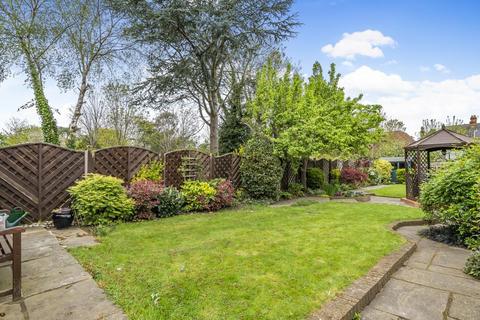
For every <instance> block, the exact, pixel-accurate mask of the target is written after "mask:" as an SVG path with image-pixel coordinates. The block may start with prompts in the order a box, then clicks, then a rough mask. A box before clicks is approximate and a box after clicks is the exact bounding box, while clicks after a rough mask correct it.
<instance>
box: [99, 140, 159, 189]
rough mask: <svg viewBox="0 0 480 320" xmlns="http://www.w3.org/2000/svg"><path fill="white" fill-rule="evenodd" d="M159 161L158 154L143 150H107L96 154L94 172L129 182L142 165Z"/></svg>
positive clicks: (136, 148)
mask: <svg viewBox="0 0 480 320" xmlns="http://www.w3.org/2000/svg"><path fill="white" fill-rule="evenodd" d="M158 159H159V156H158V154H157V153H155V152H153V151H150V150H147V149H143V148H138V147H112V148H105V149H100V150H97V151H95V152H94V161H93V162H94V169H93V172H96V173H100V174H103V175H107V176H113V177H117V178H120V179H122V180H123V181H125V182H129V181H130V179H131V178H132V177H133V176H134V175H135V173H137V171H138V170H139V169H140V167H141V166H142V165H144V164H146V163H149V162H150V161H152V160H158Z"/></svg>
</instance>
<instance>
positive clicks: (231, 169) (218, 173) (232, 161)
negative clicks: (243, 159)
mask: <svg viewBox="0 0 480 320" xmlns="http://www.w3.org/2000/svg"><path fill="white" fill-rule="evenodd" d="M213 178H224V179H228V180H230V181H232V184H233V186H234V187H235V188H237V187H239V186H240V157H239V156H237V155H235V154H233V153H227V154H224V155H222V156H219V157H215V158H214V159H213Z"/></svg>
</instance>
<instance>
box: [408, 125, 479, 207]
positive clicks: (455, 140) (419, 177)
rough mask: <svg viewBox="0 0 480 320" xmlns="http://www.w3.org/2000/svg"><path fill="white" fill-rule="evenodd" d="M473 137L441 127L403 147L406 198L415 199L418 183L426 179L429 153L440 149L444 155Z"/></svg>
mask: <svg viewBox="0 0 480 320" xmlns="http://www.w3.org/2000/svg"><path fill="white" fill-rule="evenodd" d="M472 141H473V139H472V138H470V137H467V136H464V135H462V134H459V133H456V132H453V131H451V130H448V129H446V128H445V127H442V129H440V130H438V131H435V132H434V133H432V134H429V135H427V136H426V137H424V138H422V139H420V140H418V141H415V142H412V143H411V144H409V145H408V146H406V147H405V182H406V185H407V186H406V187H407V198H408V199H410V200H414V201H416V200H417V199H418V196H419V195H420V185H421V184H422V182H424V181H425V180H427V178H428V171H429V170H430V168H431V166H430V165H431V163H430V153H431V152H433V151H439V150H441V151H442V153H443V154H444V155H445V154H446V152H447V150H449V149H458V148H461V147H463V146H465V145H468V144H470V143H472Z"/></svg>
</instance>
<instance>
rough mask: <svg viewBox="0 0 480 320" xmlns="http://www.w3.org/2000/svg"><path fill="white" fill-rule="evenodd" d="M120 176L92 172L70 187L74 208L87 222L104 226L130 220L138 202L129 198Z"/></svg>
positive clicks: (87, 223) (77, 214) (69, 191)
mask: <svg viewBox="0 0 480 320" xmlns="http://www.w3.org/2000/svg"><path fill="white" fill-rule="evenodd" d="M122 183H123V181H122V180H121V179H118V178H115V177H109V176H103V175H100V174H89V175H87V176H86V177H85V178H84V179H82V180H78V181H77V182H76V183H75V185H73V186H71V187H70V188H68V190H67V191H68V193H69V194H70V196H71V197H72V209H73V210H74V211H75V215H76V217H77V218H78V219H79V221H80V222H81V223H83V224H85V225H102V224H109V223H111V222H115V221H126V220H130V219H131V218H132V217H133V215H134V206H135V203H134V201H133V200H132V199H129V198H128V196H127V193H126V191H125V188H124V187H123V186H122Z"/></svg>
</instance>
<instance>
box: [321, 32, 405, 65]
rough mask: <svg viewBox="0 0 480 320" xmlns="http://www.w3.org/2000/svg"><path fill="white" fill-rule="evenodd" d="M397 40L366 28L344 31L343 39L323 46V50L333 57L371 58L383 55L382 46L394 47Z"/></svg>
mask: <svg viewBox="0 0 480 320" xmlns="http://www.w3.org/2000/svg"><path fill="white" fill-rule="evenodd" d="M394 45H395V41H394V40H393V39H392V38H390V37H387V36H384V35H383V34H382V33H381V32H380V31H377V30H370V29H368V30H365V31H358V32H353V33H344V34H343V35H342V39H340V41H338V42H337V43H335V44H327V45H326V46H324V47H322V52H324V53H326V54H327V55H329V56H330V57H333V58H346V59H349V60H354V59H355V57H356V56H357V55H359V56H366V57H370V58H381V57H383V51H382V50H381V49H380V47H381V46H390V47H393V46H394Z"/></svg>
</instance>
